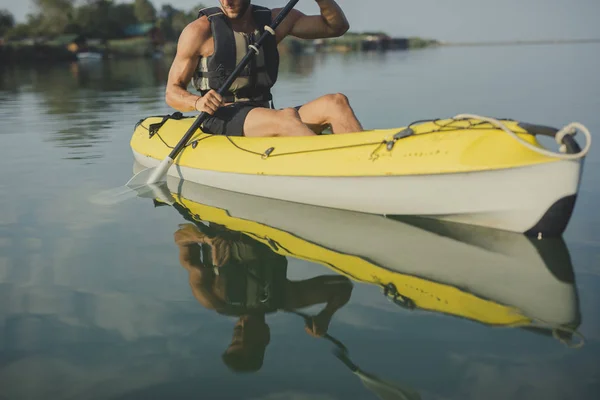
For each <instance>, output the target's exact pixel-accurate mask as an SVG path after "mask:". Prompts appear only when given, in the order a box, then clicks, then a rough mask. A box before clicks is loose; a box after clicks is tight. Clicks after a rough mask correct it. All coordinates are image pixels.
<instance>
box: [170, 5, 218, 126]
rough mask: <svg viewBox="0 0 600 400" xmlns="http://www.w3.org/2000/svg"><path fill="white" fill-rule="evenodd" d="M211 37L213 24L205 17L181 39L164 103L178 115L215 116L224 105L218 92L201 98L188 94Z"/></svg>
mask: <svg viewBox="0 0 600 400" xmlns="http://www.w3.org/2000/svg"><path fill="white" fill-rule="evenodd" d="M210 35H211V30H210V22H209V21H208V19H207V18H206V17H205V18H200V19H197V20H195V21H194V22H192V23H190V24H189V25H187V26H186V27H185V28H184V30H183V31H182V32H181V35H180V36H179V42H178V43H177V53H176V54H175V58H174V60H173V64H172V65H171V69H170V70H169V77H168V80H167V88H166V91H165V101H166V102H167V104H168V105H169V106H171V107H173V108H174V109H176V110H178V111H181V112H187V111H206V112H208V113H209V114H213V113H214V111H216V110H217V108H219V107H220V106H221V104H222V98H221V96H219V94H218V93H216V92H215V91H211V92H209V93H207V94H206V95H205V96H203V97H202V96H198V95H195V94H193V93H190V92H189V91H188V90H187V87H188V85H189V84H190V81H191V80H192V77H193V76H194V72H195V71H196V68H197V67H198V61H199V60H200V57H201V56H202V54H203V52H205V48H206V47H207V42H208V41H209V39H210V37H211V36H210Z"/></svg>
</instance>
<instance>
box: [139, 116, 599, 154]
mask: <svg viewBox="0 0 600 400" xmlns="http://www.w3.org/2000/svg"><path fill="white" fill-rule="evenodd" d="M473 119H474V120H479V122H477V123H473V122H472V121H469V120H473ZM439 121H440V119H430V120H419V121H414V122H412V123H410V125H408V126H407V128H406V129H412V127H413V126H415V125H418V124H420V123H426V122H433V123H434V124H436V125H437V126H438V127H439V129H432V130H429V131H425V132H418V133H417V135H426V134H430V133H438V132H453V131H459V130H471V131H477V130H489V129H490V128H488V127H484V126H482V125H485V124H486V123H487V124H490V125H492V126H493V127H495V128H496V129H498V130H501V131H503V132H505V133H507V134H508V135H509V136H511V137H512V138H513V139H515V140H517V141H518V142H519V143H520V144H522V145H523V146H525V147H527V148H528V149H530V150H532V151H534V152H537V153H538V154H541V155H544V156H548V157H552V158H559V159H563V160H575V159H580V158H583V157H585V156H586V155H587V153H588V152H589V150H590V148H591V143H592V137H591V134H590V131H589V130H588V129H587V127H585V126H584V125H583V124H581V123H578V122H572V123H570V124H568V125H566V126H565V127H563V128H562V129H560V130H559V131H558V132H557V133H556V134H555V135H554V139H555V140H556V142H557V143H558V144H559V145H560V146H561V147H560V153H557V152H553V151H550V150H546V149H543V148H540V147H536V146H534V145H532V144H531V143H529V142H527V141H525V140H523V139H521V138H520V137H519V136H518V135H517V134H515V133H514V132H513V131H511V130H510V129H509V128H508V127H507V126H506V125H505V124H503V123H502V120H501V119H496V118H491V117H484V116H479V115H475V114H459V115H457V116H455V117H453V118H452V119H451V120H450V122H448V123H447V124H445V125H443V124H440V123H439ZM462 121H468V122H469V126H468V127H466V128H465V127H462V126H456V125H453V124H454V123H455V122H462ZM140 126H141V127H142V128H144V129H146V130H148V131H150V129H149V128H148V127H146V126H144V125H143V124H140ZM578 130H579V131H581V132H582V133H583V134H584V135H585V137H586V146H585V147H584V149H583V150H581V151H579V152H578V153H575V154H565V152H566V146H565V145H564V143H563V139H564V138H565V137H566V136H567V135H571V136H574V135H575V134H577V131H578ZM154 135H155V136H158V137H159V139H160V140H161V142H163V144H164V145H165V146H166V147H168V148H170V149H173V148H174V147H173V146H171V145H169V144H168V143H167V142H166V141H165V139H164V138H163V137H162V136H161V135H160V132H159V131H158V130H157V131H156V132H154ZM206 135H207V136H205V137H202V138H199V139H196V140H193V141H191V142H188V143H187V144H186V145H185V147H190V146H191V147H192V148H194V149H195V148H196V147H197V145H198V143H199V142H200V141H203V140H207V139H210V138H212V137H219V136H221V135H212V134H206ZM410 136H413V135H406V136H403V137H400V138H394V139H390V140H383V141H377V142H363V143H357V144H352V145H347V146H333V147H324V148H319V149H311V150H299V151H292V152H286V153H278V154H271V153H272V152H273V151H274V150H275V148H274V147H271V148H269V149H267V150H266V151H264V152H262V153H260V152H257V151H253V150H250V149H247V148H244V147H242V146H240V145H239V144H237V143H235V141H234V140H233V139H232V138H231V137H230V136H225V138H226V139H227V140H228V141H229V143H230V144H231V145H232V146H234V147H235V148H237V149H238V150H241V151H244V152H246V153H250V154H253V155H256V156H260V157H262V158H265V159H266V158H271V157H280V156H287V155H298V154H307V153H317V152H322V151H330V150H343V149H348V148H354V147H363V146H375V145H378V147H377V148H376V149H375V150H374V151H373V154H372V156H373V155H374V153H376V152H377V151H379V150H380V148H381V147H382V146H383V145H388V144H394V143H395V141H396V140H399V139H404V138H405V137H410ZM390 151H391V149H390Z"/></svg>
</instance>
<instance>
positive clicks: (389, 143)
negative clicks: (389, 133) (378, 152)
mask: <svg viewBox="0 0 600 400" xmlns="http://www.w3.org/2000/svg"><path fill="white" fill-rule="evenodd" d="M414 134H415V131H413V130H412V129H411V128H405V129H403V130H401V131H400V132H398V133H396V134H395V135H394V137H393V138H392V140H389V141H387V142H386V144H387V150H388V151H392V149H393V148H394V145H395V144H396V142H397V141H398V140H400V139H404V138H407V137H409V136H412V135H414Z"/></svg>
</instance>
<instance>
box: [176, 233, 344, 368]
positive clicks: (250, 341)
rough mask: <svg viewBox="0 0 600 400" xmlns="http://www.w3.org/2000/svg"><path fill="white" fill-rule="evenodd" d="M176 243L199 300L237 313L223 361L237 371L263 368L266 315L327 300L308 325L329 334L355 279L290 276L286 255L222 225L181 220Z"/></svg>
mask: <svg viewBox="0 0 600 400" xmlns="http://www.w3.org/2000/svg"><path fill="white" fill-rule="evenodd" d="M175 243H176V244H177V246H178V247H179V260H180V262H181V265H182V266H183V267H184V268H185V269H186V270H187V271H188V273H189V282H190V286H191V289H192V292H193V294H194V296H195V297H196V299H197V300H198V301H199V302H200V304H202V305H203V306H204V307H206V308H208V309H212V310H215V311H217V312H218V313H220V314H223V315H231V316H238V317H239V319H238V321H237V322H236V324H235V327H234V331H233V338H232V340H231V344H230V345H229V347H228V348H227V350H226V351H225V353H224V354H223V361H224V362H225V364H226V365H227V366H228V367H229V368H231V369H232V370H234V371H236V372H251V371H257V370H259V369H260V368H261V367H262V364H263V358H264V354H265V349H266V347H267V345H268V344H269V341H270V330H269V326H268V325H267V323H266V320H265V316H266V314H269V313H274V312H277V311H285V310H295V309H300V308H304V307H309V306H313V305H317V304H324V305H325V306H324V308H323V309H322V310H321V312H319V313H318V314H317V315H314V316H312V317H310V318H308V319H307V322H306V326H305V330H306V332H307V333H308V334H309V335H311V336H315V337H321V336H323V335H325V333H327V329H328V327H329V323H330V321H331V318H332V317H333V314H334V313H335V312H336V311H337V310H338V309H339V308H341V307H342V306H344V305H345V304H346V303H347V302H348V300H349V299H350V295H351V293H352V283H351V281H350V280H349V279H348V278H346V277H343V276H339V275H324V276H318V277H315V278H311V279H307V280H303V281H290V280H288V279H287V259H286V258H285V257H284V256H281V255H279V254H277V253H275V252H273V251H272V250H271V249H270V248H269V247H268V246H266V245H264V244H263V243H260V242H258V241H256V240H253V239H251V238H250V237H248V236H247V235H244V234H242V233H240V232H234V231H231V230H229V229H227V228H225V227H222V226H219V225H215V224H211V225H209V226H205V225H203V224H198V225H194V224H184V225H180V229H179V230H178V231H177V232H175Z"/></svg>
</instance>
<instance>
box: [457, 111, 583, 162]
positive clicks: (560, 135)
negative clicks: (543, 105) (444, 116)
mask: <svg viewBox="0 0 600 400" xmlns="http://www.w3.org/2000/svg"><path fill="white" fill-rule="evenodd" d="M453 119H455V120H463V119H479V120H482V121H485V122H489V123H490V124H492V125H495V126H497V127H498V128H500V129H501V130H502V131H503V132H506V133H507V134H508V135H509V136H510V137H512V138H513V139H515V140H516V141H518V142H519V143H520V144H522V145H523V146H525V147H527V148H528V149H530V150H532V151H535V152H536V153H539V154H541V155H544V156H548V157H553V158H560V159H561V160H577V159H580V158H583V157H585V156H586V154H587V153H588V152H589V151H590V147H591V145H592V135H591V134H590V131H589V130H588V129H587V128H586V127H585V126H584V125H583V124H580V123H579V122H572V123H570V124H568V125H566V126H565V127H563V128H562V129H561V130H559V131H558V132H557V133H556V134H555V135H554V139H555V140H556V143H558V145H559V146H560V153H556V152H554V151H550V150H545V149H541V148H539V147H536V146H533V145H532V144H531V143H528V142H526V141H525V140H523V139H521V138H520V137H519V136H517V135H516V134H515V133H514V132H513V131H511V130H510V129H508V127H507V126H506V125H504V124H503V123H502V122H500V121H499V120H497V119H495V118H489V117H482V116H480V115H474V114H459V115H456V116H455V117H454V118H453ZM577 129H579V130H580V131H581V132H582V133H583V134H584V136H585V138H586V146H585V147H584V148H583V150H581V151H580V152H578V153H575V154H564V153H565V152H566V146H565V145H564V143H563V139H564V138H565V136H567V135H571V136H575V134H577Z"/></svg>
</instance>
